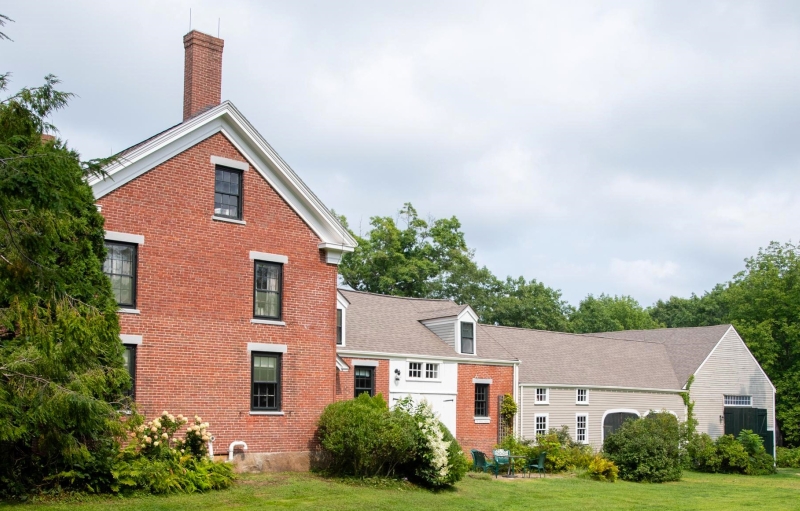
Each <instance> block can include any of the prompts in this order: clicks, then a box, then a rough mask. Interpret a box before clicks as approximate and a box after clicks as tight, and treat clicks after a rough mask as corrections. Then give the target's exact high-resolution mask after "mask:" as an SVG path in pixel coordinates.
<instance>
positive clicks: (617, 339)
mask: <svg viewBox="0 0 800 511" xmlns="http://www.w3.org/2000/svg"><path fill="white" fill-rule="evenodd" d="M479 325H480V326H486V327H491V328H508V329H511V330H524V331H526V332H542V333H546V334H559V335H570V336H573V337H581V338H594V339H603V340H606V339H613V340H615V341H625V342H643V343H647V344H658V345H662V346H663V345H664V343H661V342H657V341H646V340H644V339H622V338H619V337H603V336H600V335H595V334H576V333H573V332H557V331H555V330H541V329H538V328H524V327H521V326H505V325H488V324H486V323H479ZM625 331H626V332H629V331H630V330H625Z"/></svg>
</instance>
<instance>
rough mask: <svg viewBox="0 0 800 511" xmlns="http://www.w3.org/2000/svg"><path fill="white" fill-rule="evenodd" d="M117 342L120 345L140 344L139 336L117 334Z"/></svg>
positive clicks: (140, 337) (140, 338)
mask: <svg viewBox="0 0 800 511" xmlns="http://www.w3.org/2000/svg"><path fill="white" fill-rule="evenodd" d="M119 340H120V341H122V344H142V336H141V335H131V334H119Z"/></svg>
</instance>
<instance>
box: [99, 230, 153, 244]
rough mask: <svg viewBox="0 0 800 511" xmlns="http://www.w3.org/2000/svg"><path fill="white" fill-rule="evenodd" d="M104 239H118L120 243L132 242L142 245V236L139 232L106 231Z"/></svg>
mask: <svg viewBox="0 0 800 511" xmlns="http://www.w3.org/2000/svg"><path fill="white" fill-rule="evenodd" d="M104 238H105V240H106V241H119V242H121V243H134V244H136V245H144V236H142V235H141V234H128V233H127V232H116V231H106V234H105V236H104Z"/></svg>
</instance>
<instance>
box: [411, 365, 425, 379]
mask: <svg viewBox="0 0 800 511" xmlns="http://www.w3.org/2000/svg"><path fill="white" fill-rule="evenodd" d="M408 377H409V378H422V362H409V363H408Z"/></svg>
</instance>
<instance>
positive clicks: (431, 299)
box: [338, 287, 458, 305]
mask: <svg viewBox="0 0 800 511" xmlns="http://www.w3.org/2000/svg"><path fill="white" fill-rule="evenodd" d="M338 290H339V291H342V292H345V293H358V294H362V295H371V296H380V297H381V298H397V299H401V300H419V301H425V302H448V303H452V304H454V305H458V303H456V302H455V301H454V300H450V299H449V298H422V297H417V296H399V295H387V294H384V293H373V292H371V291H360V290H358V289H344V288H341V287H340V288H338Z"/></svg>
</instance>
